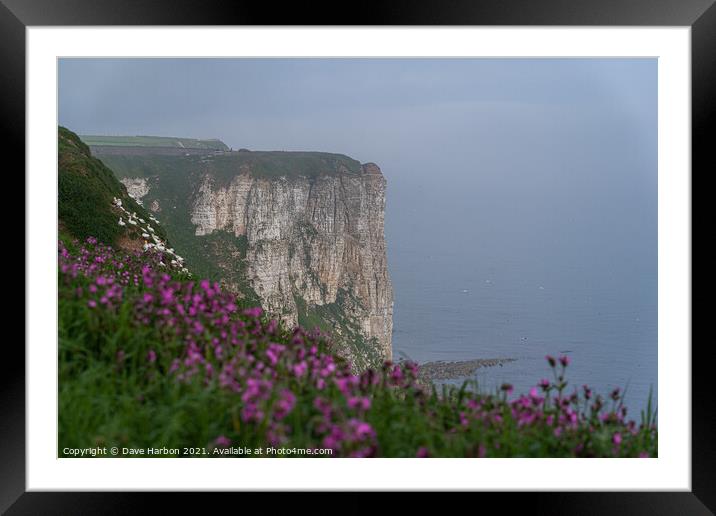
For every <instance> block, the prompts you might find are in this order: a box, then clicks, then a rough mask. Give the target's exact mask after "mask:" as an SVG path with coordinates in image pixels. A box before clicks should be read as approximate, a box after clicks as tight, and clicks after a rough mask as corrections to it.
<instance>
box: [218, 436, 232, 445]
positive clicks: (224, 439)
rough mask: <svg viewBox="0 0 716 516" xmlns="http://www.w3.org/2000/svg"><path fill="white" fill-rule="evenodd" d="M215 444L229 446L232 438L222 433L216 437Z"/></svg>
mask: <svg viewBox="0 0 716 516" xmlns="http://www.w3.org/2000/svg"><path fill="white" fill-rule="evenodd" d="M214 444H215V445H216V446H218V447H220V448H228V447H229V446H231V439H229V438H228V437H226V436H225V435H220V436H219V437H217V438H216V439H214Z"/></svg>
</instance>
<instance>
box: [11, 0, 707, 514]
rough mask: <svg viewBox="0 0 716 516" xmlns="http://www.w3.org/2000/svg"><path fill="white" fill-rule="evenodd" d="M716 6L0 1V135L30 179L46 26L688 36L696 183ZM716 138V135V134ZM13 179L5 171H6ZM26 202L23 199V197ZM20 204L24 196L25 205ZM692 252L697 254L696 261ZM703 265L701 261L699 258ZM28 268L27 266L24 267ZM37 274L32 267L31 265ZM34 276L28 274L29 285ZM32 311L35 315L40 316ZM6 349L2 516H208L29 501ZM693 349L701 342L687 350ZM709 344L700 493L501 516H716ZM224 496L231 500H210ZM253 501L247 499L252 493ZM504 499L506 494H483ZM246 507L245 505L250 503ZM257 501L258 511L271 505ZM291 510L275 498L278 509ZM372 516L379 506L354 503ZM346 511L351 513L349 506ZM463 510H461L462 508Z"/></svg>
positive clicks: (695, 446)
mask: <svg viewBox="0 0 716 516" xmlns="http://www.w3.org/2000/svg"><path fill="white" fill-rule="evenodd" d="M713 3H714V0H622V1H619V0H569V1H564V0H539V1H538V0H509V1H507V0H501V1H492V2H487V1H475V0H452V1H442V2H440V1H435V0H430V1H426V0H399V1H396V0H393V1H385V0H384V1H383V2H380V1H378V0H376V1H361V0H357V1H356V2H353V3H351V4H345V5H343V4H341V3H338V2H324V1H314V2H310V3H306V2H296V3H292V4H287V5H285V6H281V7H280V8H279V7H278V6H276V5H275V4H272V3H263V4H262V3H258V2H252V3H248V2H240V1H235V2H227V1H221V0H209V1H207V0H205V1H196V0H153V1H151V2H149V1H147V0H125V1H121V0H115V1H106V0H0V70H2V72H1V73H2V76H1V79H0V110H1V120H2V123H1V124H0V133H1V135H2V140H0V141H2V142H3V148H4V149H6V150H8V149H10V150H12V152H10V153H9V154H12V157H14V158H16V159H17V163H16V164H15V165H14V167H8V168H5V173H6V174H8V175H11V176H12V177H13V178H14V179H15V180H17V181H21V184H22V186H21V187H20V188H21V189H22V191H23V192H24V191H25V190H24V180H21V179H20V178H21V177H24V176H23V174H20V173H19V171H20V170H23V171H24V170H25V168H24V167H25V154H24V151H22V152H20V151H19V149H25V140H24V139H25V86H26V85H25V29H26V27H28V26H41V25H50V26H52V25H55V26H63V25H73V26H76V25H103V26H104V25H158V26H161V25H191V26H198V25H548V26H564V25H575V26H598V25H603V26H613V25H618V26H674V25H678V26H689V27H691V31H692V32H691V37H692V40H691V43H692V49H691V50H692V56H691V57H692V66H691V73H692V170H693V172H692V173H691V178H693V177H694V176H695V175H696V174H695V173H694V172H696V171H700V174H699V175H700V176H706V175H707V174H708V173H713V170H714V166H713V165H714V158H713V155H714V154H713V151H712V149H711V147H712V146H713V144H712V143H711V141H710V139H709V136H710V135H711V134H713V133H714V131H713V129H714V125H715V122H714V120H715V119H716V117H715V116H714V115H715V114H716V109H715V105H716V102H715V98H716V95H715V93H716V6H714V5H713ZM709 129H711V130H709ZM3 168H4V167H3ZM14 191H15V192H17V191H18V190H14ZM14 197H18V195H17V194H14ZM692 252H693V251H692ZM692 256H693V255H692ZM25 258H26V259H27V257H25ZM25 263H27V261H25ZM31 273H32V271H31V270H29V269H28V267H27V265H25V277H27V275H28V274H31ZM31 309H32V307H31V306H27V307H26V310H31ZM17 340H18V339H10V338H7V337H6V339H4V342H3V344H2V345H3V348H4V349H3V358H2V359H1V360H0V364H2V366H1V367H2V374H0V383H1V385H2V390H1V392H0V450H1V453H0V511H6V510H7V514H9V515H18V514H47V515H51V514H58V515H59V514H95V513H101V514H130V513H132V514H134V513H137V512H142V510H141V509H142V508H143V507H146V506H147V505H146V504H147V502H148V501H161V503H162V504H166V505H165V507H164V509H165V512H168V511H169V510H171V509H170V506H171V505H175V504H176V505H179V506H181V507H182V508H183V509H184V510H191V509H194V508H196V510H202V509H205V506H203V505H197V506H196V507H195V506H194V504H196V503H197V502H196V501H194V500H189V499H188V497H187V495H185V494H180V493H163V494H159V495H153V494H146V493H144V494H130V493H116V492H115V493H76V492H75V493H38V492H32V493H27V492H25V473H26V465H25V367H24V366H25V353H24V350H23V349H22V348H21V347H20V346H19V345H18V344H17ZM683 345H684V346H688V345H691V343H690V342H685V343H683ZM708 346H709V344H708V343H706V342H704V341H703V340H702V341H700V342H699V341H694V343H693V345H692V348H691V349H692V373H693V378H692V392H693V405H692V415H693V416H692V491H691V492H671V493H669V492H662V493H659V492H641V493H628V492H619V493H611V492H610V493H597V492H589V493H529V494H520V495H510V496H507V497H506V496H501V497H500V499H499V503H500V510H502V511H504V510H507V511H508V512H512V510H514V509H515V508H517V507H518V506H525V507H529V510H530V512H531V513H536V514H606V513H609V514H712V513H713V511H716V490H714V489H713V486H714V485H716V478H715V476H714V464H715V463H716V460H715V459H716V444H715V442H716V440H715V439H714V435H716V416H715V412H714V402H713V398H712V394H711V392H712V389H711V382H710V380H711V376H712V372H711V361H709V360H708V356H709V347H708ZM211 496H212V497H217V496H218V497H219V498H216V499H215V500H217V501H221V500H222V499H224V498H225V496H224V495H219V494H216V493H214V494H211ZM242 496H244V497H245V496H247V494H242ZM481 496H482V497H487V496H490V497H495V496H499V495H495V494H488V493H485V494H481ZM245 500H246V499H245ZM261 500H262V499H260V498H256V497H255V496H251V497H250V499H249V500H248V501H247V503H249V502H250V503H256V502H259V503H261ZM276 501H280V497H274V498H273V501H272V503H275V502H276ZM350 505H352V506H353V509H356V510H360V509H361V508H362V509H364V510H372V509H371V508H370V504H369V503H362V502H356V503H355V504H350ZM344 507H345V505H344ZM456 510H459V509H457V506H456Z"/></svg>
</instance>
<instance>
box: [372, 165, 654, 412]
mask: <svg viewBox="0 0 716 516" xmlns="http://www.w3.org/2000/svg"><path fill="white" fill-rule="evenodd" d="M516 177H519V176H516ZM388 180H389V184H388V190H387V203H386V228H385V232H386V241H387V246H388V263H389V272H390V275H391V278H392V281H393V287H394V303H395V304H394V331H393V354H394V357H395V358H396V359H401V358H409V359H411V360H414V361H416V362H418V363H424V362H430V361H440V360H442V361H460V360H471V359H478V358H513V359H516V360H515V361H514V362H510V363H507V364H504V365H503V366H501V367H490V368H483V369H478V370H477V371H476V374H475V375H474V376H473V377H471V378H473V379H476V380H477V382H478V385H479V388H480V389H482V390H486V391H488V392H492V391H494V390H495V389H497V388H499V386H500V385H501V384H502V383H510V384H512V385H513V386H514V388H515V393H520V392H527V391H528V390H529V388H530V387H532V386H534V385H536V384H537V382H538V381H539V380H540V379H541V378H548V379H550V378H552V376H551V371H550V369H549V366H548V364H547V362H546V360H545V356H546V355H553V356H559V355H567V356H569V357H570V359H571V365H570V366H569V367H568V371H567V380H568V382H569V384H568V389H570V390H571V389H572V388H574V387H577V388H581V386H582V385H584V384H587V385H589V386H590V387H592V388H593V389H594V390H595V391H596V392H599V393H602V394H604V395H608V393H609V392H611V390H612V389H614V388H616V387H619V388H620V389H622V391H625V405H626V406H627V407H628V409H629V416H630V417H634V418H636V419H637V420H638V417H639V411H640V410H642V409H644V408H645V407H646V404H647V400H648V399H649V396H650V395H651V396H652V400H653V403H654V404H655V405H657V406H658V390H657V343H658V331H657V233H658V232H657V223H656V220H657V215H656V190H655V181H654V187H653V188H645V187H644V185H643V183H642V182H641V181H640V179H639V178H633V179H630V180H626V181H625V180H616V181H611V184H609V183H610V182H609V181H603V182H597V183H596V184H595V183H594V182H591V183H590V182H587V184H584V182H583V181H580V180H579V178H575V179H574V180H573V181H568V182H567V184H561V185H560V186H559V187H557V186H555V185H553V184H541V185H540V184H529V182H527V183H528V184H527V185H524V184H522V182H520V181H518V180H508V181H500V180H498V181H476V180H475V178H474V177H472V178H471V177H469V176H464V175H463V176H458V177H451V176H450V175H449V174H447V173H446V174H435V175H430V174H424V175H421V176H415V177H412V176H410V175H409V174H405V175H402V176H400V175H397V176H395V177H393V178H390V177H389V178H388ZM650 393H651V394H650Z"/></svg>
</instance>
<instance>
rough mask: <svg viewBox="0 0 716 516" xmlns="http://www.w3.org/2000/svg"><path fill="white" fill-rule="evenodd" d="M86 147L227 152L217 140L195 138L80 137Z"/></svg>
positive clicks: (226, 148) (222, 143) (227, 148)
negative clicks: (164, 148) (104, 146)
mask: <svg viewBox="0 0 716 516" xmlns="http://www.w3.org/2000/svg"><path fill="white" fill-rule="evenodd" d="M80 139H81V140H82V141H83V142H84V143H85V144H87V145H109V146H117V147H174V148H178V149H206V150H221V151H228V150H229V147H228V146H227V145H226V144H225V143H224V142H222V141H221V140H217V139H210V140H197V139H195V138H174V137H166V136H96V135H80Z"/></svg>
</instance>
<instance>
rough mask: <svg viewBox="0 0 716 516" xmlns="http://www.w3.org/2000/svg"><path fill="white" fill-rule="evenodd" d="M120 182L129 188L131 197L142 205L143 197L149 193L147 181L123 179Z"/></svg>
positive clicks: (131, 178) (136, 178)
mask: <svg viewBox="0 0 716 516" xmlns="http://www.w3.org/2000/svg"><path fill="white" fill-rule="evenodd" d="M119 181H120V182H121V183H122V184H123V185H124V186H126V187H127V193H128V194H129V196H130V197H131V198H132V199H134V200H135V201H137V202H138V203H139V204H142V197H144V196H145V195H147V194H148V193H149V184H148V183H147V180H146V179H145V178H143V177H123V178H122V179H120V180H119Z"/></svg>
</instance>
